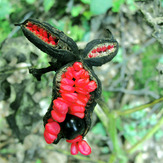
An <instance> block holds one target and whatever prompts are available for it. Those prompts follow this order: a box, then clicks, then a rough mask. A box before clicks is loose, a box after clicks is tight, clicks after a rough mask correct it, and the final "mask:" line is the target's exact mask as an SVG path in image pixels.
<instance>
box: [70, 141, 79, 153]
mask: <svg viewBox="0 0 163 163" xmlns="http://www.w3.org/2000/svg"><path fill="white" fill-rule="evenodd" d="M71 154H72V155H77V154H78V145H77V143H72V144H71Z"/></svg>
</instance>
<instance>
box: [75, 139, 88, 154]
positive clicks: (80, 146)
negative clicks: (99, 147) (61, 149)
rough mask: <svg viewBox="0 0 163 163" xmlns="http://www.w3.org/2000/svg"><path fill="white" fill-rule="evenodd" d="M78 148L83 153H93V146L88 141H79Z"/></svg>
mask: <svg viewBox="0 0 163 163" xmlns="http://www.w3.org/2000/svg"><path fill="white" fill-rule="evenodd" d="M78 150H79V151H80V153H81V154H83V155H89V154H91V147H90V146H89V145H88V143H87V142H86V141H85V140H82V141H80V142H78Z"/></svg>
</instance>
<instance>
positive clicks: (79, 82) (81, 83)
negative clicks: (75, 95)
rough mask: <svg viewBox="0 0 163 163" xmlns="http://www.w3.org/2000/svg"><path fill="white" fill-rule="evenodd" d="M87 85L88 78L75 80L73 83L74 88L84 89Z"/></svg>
mask: <svg viewBox="0 0 163 163" xmlns="http://www.w3.org/2000/svg"><path fill="white" fill-rule="evenodd" d="M88 83H89V78H84V79H77V80H76V81H75V86H80V87H84V86H85V85H87V84H88Z"/></svg>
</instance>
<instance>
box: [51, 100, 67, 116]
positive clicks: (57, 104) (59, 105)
mask: <svg viewBox="0 0 163 163" xmlns="http://www.w3.org/2000/svg"><path fill="white" fill-rule="evenodd" d="M53 104H54V105H53V109H54V110H55V111H57V112H58V113H60V114H66V113H67V112H68V105H67V103H65V102H64V101H61V100H59V99H55V100H53Z"/></svg>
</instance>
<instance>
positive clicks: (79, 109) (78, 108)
mask: <svg viewBox="0 0 163 163" xmlns="http://www.w3.org/2000/svg"><path fill="white" fill-rule="evenodd" d="M69 111H71V112H77V113H83V112H84V111H85V107H84V106H80V105H71V106H70V108H69Z"/></svg>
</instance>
